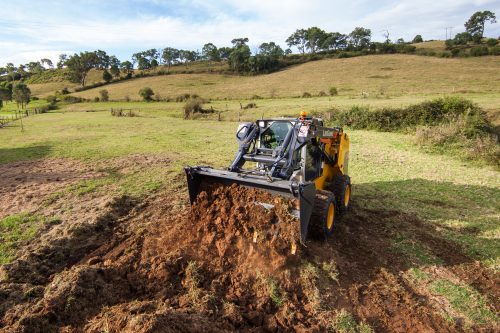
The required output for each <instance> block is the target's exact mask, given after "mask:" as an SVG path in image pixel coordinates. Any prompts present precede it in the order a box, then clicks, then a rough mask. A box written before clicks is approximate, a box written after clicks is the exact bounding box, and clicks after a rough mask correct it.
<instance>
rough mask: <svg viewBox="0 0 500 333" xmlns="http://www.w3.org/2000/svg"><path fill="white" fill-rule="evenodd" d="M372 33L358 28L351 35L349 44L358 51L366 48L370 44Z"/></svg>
mask: <svg viewBox="0 0 500 333" xmlns="http://www.w3.org/2000/svg"><path fill="white" fill-rule="evenodd" d="M371 36H372V31H371V30H370V29H365V28H362V27H356V28H354V30H353V31H352V32H351V33H350V34H349V43H350V45H351V46H352V47H354V48H355V49H358V50H362V49H364V48H366V47H367V46H368V45H369V44H370V40H371Z"/></svg>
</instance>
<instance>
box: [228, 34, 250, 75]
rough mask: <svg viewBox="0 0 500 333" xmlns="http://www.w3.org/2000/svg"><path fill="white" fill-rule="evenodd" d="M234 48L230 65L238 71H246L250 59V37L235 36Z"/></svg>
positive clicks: (230, 56)
mask: <svg viewBox="0 0 500 333" xmlns="http://www.w3.org/2000/svg"><path fill="white" fill-rule="evenodd" d="M231 43H232V44H233V49H232V51H231V54H230V55H229V65H230V66H231V68H232V69H233V70H234V71H236V72H244V71H246V70H247V69H248V60H249V59H250V56H251V54H252V53H251V52H250V48H249V47H248V45H247V44H246V43H248V38H235V39H233V40H232V41H231Z"/></svg>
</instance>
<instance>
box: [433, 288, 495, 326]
mask: <svg viewBox="0 0 500 333" xmlns="http://www.w3.org/2000/svg"><path fill="white" fill-rule="evenodd" d="M429 288H430V290H431V291H432V292H433V293H437V294H439V295H441V296H444V297H445V298H446V299H447V300H448V301H449V302H450V304H451V306H452V307H453V309H454V310H455V311H457V312H459V313H460V314H462V315H463V316H465V318H466V319H467V321H468V324H469V325H471V324H486V323H493V322H496V321H498V316H497V315H495V313H493V312H492V311H491V310H490V309H489V308H488V306H487V305H486V300H485V298H484V296H482V295H481V294H479V293H478V292H477V291H475V290H474V289H473V288H472V287H470V286H467V285H458V284H455V283H453V282H451V281H448V280H443V279H439V280H436V281H434V282H432V283H431V284H430V286H429Z"/></svg>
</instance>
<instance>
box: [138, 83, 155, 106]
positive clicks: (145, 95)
mask: <svg viewBox="0 0 500 333" xmlns="http://www.w3.org/2000/svg"><path fill="white" fill-rule="evenodd" d="M154 94H155V93H154V92H153V89H151V88H149V87H144V88H142V89H141V90H139V96H141V97H142V99H143V100H144V101H146V102H150V101H151V100H152V98H151V97H153V95H154Z"/></svg>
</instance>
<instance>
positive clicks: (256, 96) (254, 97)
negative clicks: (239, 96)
mask: <svg viewBox="0 0 500 333" xmlns="http://www.w3.org/2000/svg"><path fill="white" fill-rule="evenodd" d="M250 99H262V97H261V96H259V95H253V96H252V98H250Z"/></svg>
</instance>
